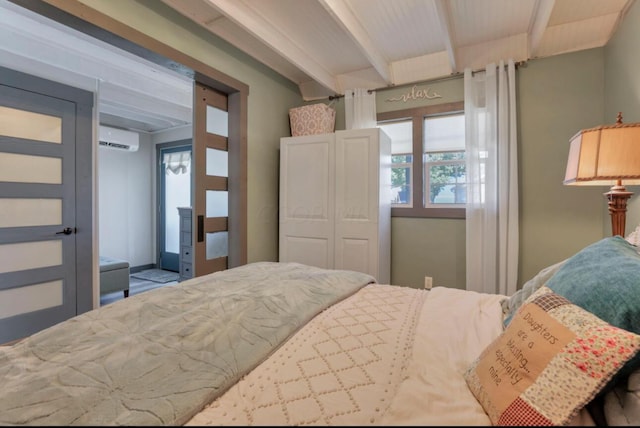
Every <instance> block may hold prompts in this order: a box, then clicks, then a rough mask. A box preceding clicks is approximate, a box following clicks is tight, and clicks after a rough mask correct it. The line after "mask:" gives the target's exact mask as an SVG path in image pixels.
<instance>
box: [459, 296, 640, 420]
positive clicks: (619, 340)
mask: <svg viewBox="0 0 640 428" xmlns="http://www.w3.org/2000/svg"><path fill="white" fill-rule="evenodd" d="M639 348H640V336H639V335H637V334H634V333H631V332H629V331H626V330H623V329H621V328H618V327H614V326H612V325H610V324H609V323H607V322H605V321H603V320H601V319H599V318H598V317H596V316H595V315H593V314H591V313H589V312H587V311H585V310H584V309H582V308H580V307H579V306H576V305H574V304H572V303H571V302H570V301H569V300H567V299H565V298H564V297H562V296H559V295H557V294H556V293H554V292H553V291H552V290H551V289H549V288H548V287H546V286H542V287H540V288H539V289H538V290H537V291H536V292H535V293H533V294H532V295H531V296H530V297H529V298H528V299H527V300H526V301H525V302H524V304H523V305H522V306H521V307H520V310H519V311H518V312H517V313H516V314H515V316H514V317H513V319H512V321H511V323H509V326H508V327H507V328H506V329H505V331H504V332H503V333H502V334H501V335H500V336H499V337H498V338H496V340H494V341H493V342H492V343H491V344H490V345H489V346H488V347H487V348H485V349H484V351H482V353H481V354H480V356H479V357H478V358H477V359H476V360H475V361H474V362H473V363H472V364H471V366H470V367H469V369H468V370H467V371H466V372H465V374H464V377H465V380H466V382H467V385H468V386H469V389H470V390H471V392H472V393H473V395H474V396H475V397H476V399H477V400H478V402H480V404H481V405H482V407H483V408H484V410H485V411H486V412H487V415H489V418H490V419H491V422H492V423H493V424H494V425H564V424H566V423H568V422H569V421H570V420H571V419H572V418H573V417H574V416H575V415H576V414H577V413H578V412H579V411H580V409H581V408H583V407H584V406H585V405H586V404H587V403H588V402H589V401H591V400H592V399H593V397H594V396H595V395H596V394H597V393H598V392H599V391H600V389H601V388H602V387H603V386H604V385H605V384H606V382H607V381H608V380H609V379H611V377H612V376H613V375H614V374H615V373H616V372H617V371H618V369H620V367H622V366H623V365H624V363H625V362H626V361H627V360H629V359H630V358H631V357H633V356H634V355H635V354H636V353H637V352H638V349H639Z"/></svg>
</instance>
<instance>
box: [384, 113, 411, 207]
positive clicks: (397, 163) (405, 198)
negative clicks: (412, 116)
mask: <svg viewBox="0 0 640 428" xmlns="http://www.w3.org/2000/svg"><path fill="white" fill-rule="evenodd" d="M379 126H380V128H382V130H383V131H384V132H385V133H386V134H387V135H388V136H389V138H390V139H391V203H392V205H393V206H400V207H402V206H404V207H411V206H413V198H412V186H411V177H412V174H413V125H412V122H411V120H400V121H396V122H389V123H382V124H380V125H379Z"/></svg>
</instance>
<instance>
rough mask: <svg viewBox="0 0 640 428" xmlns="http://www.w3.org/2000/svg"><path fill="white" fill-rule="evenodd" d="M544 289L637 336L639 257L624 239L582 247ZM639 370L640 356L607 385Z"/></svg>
mask: <svg viewBox="0 0 640 428" xmlns="http://www.w3.org/2000/svg"><path fill="white" fill-rule="evenodd" d="M546 285H547V287H549V288H550V289H551V290H553V291H554V292H555V293H557V294H559V295H561V296H563V297H565V298H566V299H568V300H569V301H571V303H573V304H575V305H577V306H580V307H581V308H583V309H585V310H587V311H589V312H591V313H592V314H594V315H595V316H597V317H598V318H600V319H602V320H604V321H606V322H608V323H609V324H611V325H614V326H616V327H620V328H622V329H625V330H627V331H631V332H633V333H636V334H640V254H638V251H637V249H636V247H634V246H633V245H631V244H630V243H629V242H627V241H626V240H625V239H624V238H622V237H620V236H613V237H609V238H604V239H602V240H600V241H598V242H596V243H594V244H591V245H589V246H587V247H585V248H584V249H582V250H581V251H579V252H578V253H576V254H575V255H573V256H572V257H570V258H569V259H568V260H567V261H566V263H564V265H563V266H562V267H561V268H560V269H559V270H558V272H556V274H555V275H553V276H552V277H551V278H550V279H549V281H547V284H546ZM639 366H640V354H639V355H636V356H635V357H634V358H633V359H631V360H630V361H629V362H627V364H625V366H624V367H623V368H622V369H621V370H620V372H618V374H617V375H616V376H615V377H614V379H613V380H612V382H610V384H609V385H611V384H613V383H615V382H617V381H618V380H619V379H620V378H621V377H624V376H626V375H628V374H629V373H630V372H631V371H632V370H633V369H634V368H637V367H639Z"/></svg>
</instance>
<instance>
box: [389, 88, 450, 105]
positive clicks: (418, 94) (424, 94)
mask: <svg viewBox="0 0 640 428" xmlns="http://www.w3.org/2000/svg"><path fill="white" fill-rule="evenodd" d="M417 86H418V85H413V87H412V88H411V90H410V91H409V92H407V93H406V94H403V95H400V96H399V97H395V98H387V99H386V100H385V101H386V102H393V101H402V102H403V103H406V102H407V101H408V100H418V99H421V98H424V99H427V100H432V99H434V98H442V95H440V94H438V93H437V92H435V91H433V92H432V93H431V94H429V89H430V88H428V87H427V89H418V87H417Z"/></svg>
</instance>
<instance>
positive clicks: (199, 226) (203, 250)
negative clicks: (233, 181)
mask: <svg viewBox="0 0 640 428" xmlns="http://www.w3.org/2000/svg"><path fill="white" fill-rule="evenodd" d="M195 85H196V87H195V95H194V104H195V106H194V107H195V117H194V137H195V138H194V143H193V151H194V161H195V162H194V164H195V169H194V172H195V173H194V186H193V188H194V197H193V201H194V203H193V219H192V220H193V228H192V230H193V234H194V236H193V248H194V276H202V275H205V274H208V273H212V272H217V271H220V270H225V269H227V268H228V267H229V205H230V203H229V202H230V200H229V196H230V194H229V193H230V192H229V114H228V99H227V95H226V94H223V93H221V92H218V91H216V90H214V89H212V88H210V87H208V86H205V85H203V84H201V83H198V82H196V84H195Z"/></svg>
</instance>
